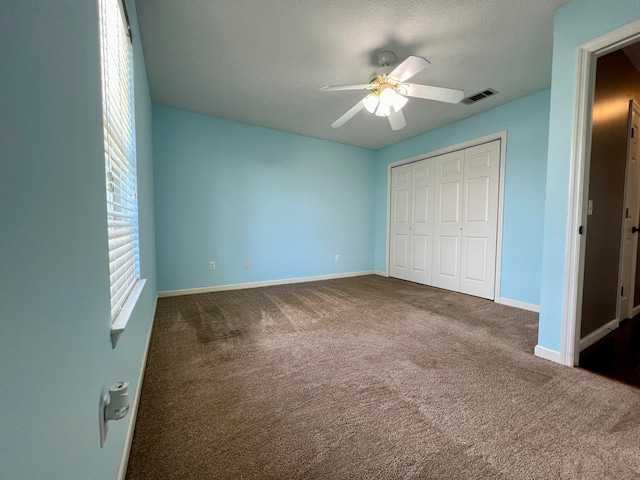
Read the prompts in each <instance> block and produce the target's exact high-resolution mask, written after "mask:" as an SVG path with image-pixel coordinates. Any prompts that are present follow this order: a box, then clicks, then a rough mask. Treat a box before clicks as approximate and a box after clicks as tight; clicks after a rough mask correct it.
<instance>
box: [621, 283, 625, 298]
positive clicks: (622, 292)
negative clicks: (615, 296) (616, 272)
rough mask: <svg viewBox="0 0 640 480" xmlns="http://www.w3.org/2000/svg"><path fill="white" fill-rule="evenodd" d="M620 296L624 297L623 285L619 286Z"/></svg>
mask: <svg viewBox="0 0 640 480" xmlns="http://www.w3.org/2000/svg"><path fill="white" fill-rule="evenodd" d="M620 296H621V297H624V285H623V286H622V287H620Z"/></svg>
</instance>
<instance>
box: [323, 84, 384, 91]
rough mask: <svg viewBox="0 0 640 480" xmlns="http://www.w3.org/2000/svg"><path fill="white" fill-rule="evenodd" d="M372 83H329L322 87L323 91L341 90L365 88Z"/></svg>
mask: <svg viewBox="0 0 640 480" xmlns="http://www.w3.org/2000/svg"><path fill="white" fill-rule="evenodd" d="M370 85H371V84H369V83H363V84H360V85H328V86H326V87H322V88H321V89H320V91H321V92H338V91H340V90H365V89H367V88H369V86H370Z"/></svg>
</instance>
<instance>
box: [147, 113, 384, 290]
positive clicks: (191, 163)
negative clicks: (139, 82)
mask: <svg viewBox="0 0 640 480" xmlns="http://www.w3.org/2000/svg"><path fill="white" fill-rule="evenodd" d="M153 139H154V140H153V141H154V152H155V158H154V161H155V185H156V238H157V242H158V288H159V290H160V291H165V290H180V289H188V288H195V287H206V286H215V285H228V284H237V283H246V282H258V281H266V280H277V279H286V278H297V277H307V276H316V275H328V274H336V273H345V272H359V271H367V270H371V269H372V267H373V232H374V208H373V199H374V192H373V187H374V177H375V169H374V160H373V152H372V151H370V150H365V149H362V148H356V147H351V146H347V145H342V144H338V143H333V142H328V141H325V140H317V139H314V138H310V137H304V136H300V135H294V134H291V133H285V132H281V131H277V130H270V129H266V128H261V127H254V126H249V125H245V124H241V123H237V122H232V121H228V120H223V119H219V118H214V117H208V116H205V115H200V114H196V113H191V112H186V111H183V110H177V109H172V108H168V107H162V106H154V107H153ZM336 254H339V255H340V262H335V260H334V256H335V255H336ZM245 259H251V262H252V266H251V268H245V266H244V265H245ZM210 261H215V262H216V270H214V271H210V270H209V262H210Z"/></svg>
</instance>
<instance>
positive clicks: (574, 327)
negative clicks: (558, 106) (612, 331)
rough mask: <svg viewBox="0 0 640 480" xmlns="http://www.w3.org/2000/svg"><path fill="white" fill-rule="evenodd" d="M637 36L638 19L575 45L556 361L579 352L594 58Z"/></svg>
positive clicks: (569, 361)
mask: <svg viewBox="0 0 640 480" xmlns="http://www.w3.org/2000/svg"><path fill="white" fill-rule="evenodd" d="M638 40H640V20H638V21H635V22H633V23H630V24H629V25H626V26H624V27H621V28H618V29H617V30H614V31H612V32H609V33H608V34H606V35H603V36H601V37H598V38H596V39H594V40H591V41H590V42H587V43H584V44H582V45H580V47H578V52H577V80H576V83H577V84H576V99H575V111H574V120H573V135H572V148H571V165H570V178H569V206H568V207H569V208H568V213H567V219H568V221H567V237H566V238H567V242H566V257H565V277H564V305H563V313H562V343H561V345H560V363H562V364H564V365H568V366H575V365H577V364H578V357H579V355H580V345H579V344H580V322H579V320H580V319H581V318H582V289H583V285H582V284H583V279H584V260H585V248H584V246H585V242H584V241H582V240H583V239H584V238H585V237H584V236H583V235H580V233H579V228H580V226H585V225H586V224H587V223H586V222H587V210H588V209H587V202H588V199H589V191H588V189H589V164H590V160H591V159H590V155H591V126H592V125H591V110H592V108H593V94H594V87H595V74H596V63H597V62H596V60H597V59H598V57H601V56H603V55H606V54H607V53H611V52H612V51H615V50H618V49H619V48H622V47H625V46H627V45H629V44H631V43H634V42H636V41H638Z"/></svg>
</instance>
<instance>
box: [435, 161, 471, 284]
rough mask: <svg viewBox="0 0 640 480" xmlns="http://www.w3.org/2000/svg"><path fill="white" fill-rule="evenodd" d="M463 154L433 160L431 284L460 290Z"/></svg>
mask: <svg viewBox="0 0 640 480" xmlns="http://www.w3.org/2000/svg"><path fill="white" fill-rule="evenodd" d="M463 165H464V151H458V152H452V153H448V154H446V155H441V156H439V157H436V158H435V170H436V175H435V195H434V197H435V198H434V228H433V238H434V246H433V267H434V268H433V272H432V285H433V286H435V287H439V288H446V289H448V290H454V291H458V290H459V289H460V248H461V245H460V239H461V233H460V228H461V220H462V219H461V215H462V185H463V183H462V181H463Z"/></svg>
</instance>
